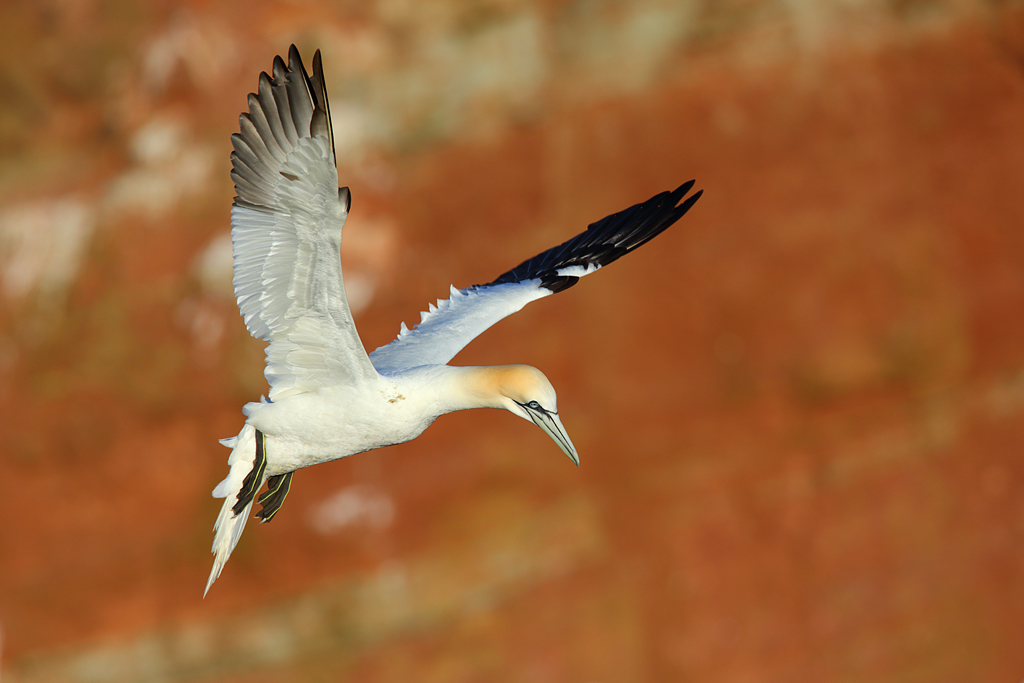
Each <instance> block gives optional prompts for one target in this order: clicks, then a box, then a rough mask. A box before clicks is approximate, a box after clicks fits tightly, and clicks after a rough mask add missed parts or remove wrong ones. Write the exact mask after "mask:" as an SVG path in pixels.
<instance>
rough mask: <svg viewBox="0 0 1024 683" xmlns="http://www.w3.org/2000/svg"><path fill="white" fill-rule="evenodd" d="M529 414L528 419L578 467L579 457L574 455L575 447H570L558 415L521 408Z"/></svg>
mask: <svg viewBox="0 0 1024 683" xmlns="http://www.w3.org/2000/svg"><path fill="white" fill-rule="evenodd" d="M523 407H524V408H525V409H526V412H527V414H529V416H530V419H531V420H533V423H534V424H535V425H537V426H538V427H540V428H541V429H543V430H544V432H545V433H546V434H547V435H548V436H550V437H551V439H552V440H553V441H554V442H555V443H557V444H558V447H559V448H561V449H562V451H563V452H564V453H565V454H566V455H568V456H569V459H570V460H572V461H573V462H574V463H576V467H579V466H580V456H579V455H578V454H577V453H576V447H575V446H573V445H572V441H570V440H569V435H568V434H566V433H565V427H563V426H562V421H561V420H560V419H558V413H549V412H548V411H546V410H543V409H542V410H534V409H532V408H529V407H527V406H523Z"/></svg>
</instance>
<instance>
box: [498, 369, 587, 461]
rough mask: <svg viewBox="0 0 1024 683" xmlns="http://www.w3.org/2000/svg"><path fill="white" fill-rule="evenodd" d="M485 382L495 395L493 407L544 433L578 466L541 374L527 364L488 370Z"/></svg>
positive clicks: (551, 390) (554, 400)
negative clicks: (531, 424)
mask: <svg viewBox="0 0 1024 683" xmlns="http://www.w3.org/2000/svg"><path fill="white" fill-rule="evenodd" d="M488 371H489V372H488V373H487V374H488V382H489V383H490V384H491V390H492V391H493V392H494V393H495V394H496V395H497V396H498V400H497V406H496V407H499V408H504V409H505V410H507V411H509V412H510V413H514V414H516V415H518V416H519V417H521V418H523V419H524V420H529V421H530V422H533V423H534V424H535V425H537V426H538V427H540V428H541V429H543V430H544V433H545V434H547V435H548V436H550V437H551V439H552V440H553V441H554V442H555V443H556V444H558V447H559V448H561V449H562V451H563V452H564V453H565V454H566V455H568V456H569V459H570V460H572V461H573V462H574V463H576V466H577V467H579V464H580V458H579V455H577V454H576V447H575V446H573V445H572V441H571V440H570V439H569V435H568V434H566V432H565V427H563V426H562V421H561V420H560V419H559V418H558V397H557V396H556V395H555V388H554V387H553V386H551V382H549V381H548V378H547V377H545V376H544V373H543V372H541V371H540V370H538V369H537V368H534V367H530V366H529V365H502V366H498V367H493V368H488Z"/></svg>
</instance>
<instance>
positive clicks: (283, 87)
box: [231, 45, 375, 400]
mask: <svg viewBox="0 0 1024 683" xmlns="http://www.w3.org/2000/svg"><path fill="white" fill-rule="evenodd" d="M239 127H240V129H241V132H239V133H236V134H234V135H232V136H231V142H232V144H233V146H234V149H235V151H234V152H232V154H231V165H232V170H231V177H232V179H233V180H234V181H235V193H236V194H237V196H236V197H235V202H234V206H233V208H232V209H231V226H232V227H231V242H232V246H233V252H234V259H235V260H234V266H235V277H234V286H235V295H236V296H237V298H238V308H239V309H240V310H241V312H242V316H243V317H244V318H245V325H246V327H247V328H248V329H249V332H250V333H251V334H252V335H253V336H254V337H256V338H257V339H263V340H265V341H269V342H270V345H269V346H268V347H267V369H266V375H267V379H268V380H269V382H270V399H271V400H277V399H279V398H284V397H286V396H289V395H292V394H296V393H302V392H306V391H315V390H316V389H318V388H320V387H323V386H326V385H331V384H342V383H344V384H350V383H356V382H359V381H361V380H363V379H365V378H368V377H371V376H373V374H374V373H375V370H374V369H373V366H372V365H371V364H370V361H369V359H368V358H367V355H366V351H365V350H364V349H363V345H362V343H361V342H360V341H359V334H358V332H356V327H355V323H354V322H353V321H352V315H351V313H350V312H349V306H348V298H347V296H346V295H345V284H344V282H343V280H342V274H341V257H340V254H339V249H340V247H341V229H342V226H344V224H345V218H346V217H347V216H348V209H349V206H350V203H351V198H350V195H349V191H348V188H341V189H339V188H338V169H337V165H336V161H335V157H334V138H333V133H332V131H331V114H330V109H329V105H328V103H327V90H326V88H325V86H324V75H323V67H322V65H321V62H320V51H319V50H317V52H316V54H315V55H314V56H313V77H312V78H310V77H309V75H308V74H307V73H306V68H305V67H304V66H303V64H302V59H301V57H299V51H298V50H297V49H296V48H295V46H294V45H292V46H291V49H290V50H289V51H288V66H285V64H284V62H283V61H282V60H281V58H280V57H275V58H274V68H273V76H272V77H271V76H268V75H267V74H266V73H265V72H264V73H261V74H260V79H259V92H257V93H255V94H250V95H249V112H248V113H247V114H242V115H241V116H240V117H239Z"/></svg>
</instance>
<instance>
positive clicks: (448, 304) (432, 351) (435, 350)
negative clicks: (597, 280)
mask: <svg viewBox="0 0 1024 683" xmlns="http://www.w3.org/2000/svg"><path fill="white" fill-rule="evenodd" d="M693 183H694V181H692V180H691V181H690V182H688V183H684V184H683V185H681V186H679V187H678V188H676V189H675V190H674V191H672V192H662V193H660V194H657V195H655V196H653V197H651V198H650V199H648V200H647V201H646V202H643V203H642V204H636V205H634V206H631V207H629V208H628V209H625V210H624V211H620V212H618V213H615V214H612V215H611V216H607V217H605V218H602V219H601V220H599V221H597V222H596V223H592V224H591V225H590V227H588V228H587V230H586V231H585V232H582V233H580V234H579V235H576V237H573V238H572V239H571V240H568V241H567V242H563V243H562V244H560V245H558V246H557V247H553V248H551V249H548V250H547V251H545V252H543V253H541V254H538V255H537V256H534V257H533V258H532V259H529V260H527V261H524V262H523V263H521V264H519V265H518V266H516V267H515V268H513V269H512V270H510V271H508V272H507V273H505V274H503V275H500V276H499V277H498V278H497V279H495V280H493V281H492V282H490V283H488V284H486V285H473V286H471V287H467V288H466V289H455V287H452V288H451V297H450V298H448V299H444V300H439V301H438V302H437V305H436V306H434V305H431V306H430V309H429V310H428V311H426V312H425V313H421V314H420V317H421V319H420V324H419V325H417V326H416V327H415V328H414V329H412V330H410V329H408V328H406V326H405V324H404V323H403V324H402V329H401V331H400V332H399V334H398V338H397V339H395V340H394V341H393V342H391V343H390V344H387V345H386V346H381V347H380V348H378V349H377V350H375V351H374V352H373V353H371V354H370V360H371V361H372V362H373V365H374V367H376V368H377V370H378V371H379V372H381V373H382V374H389V373H395V372H400V371H402V370H405V369H407V368H411V367H416V366H419V365H435V364H436V365H442V364H446V363H448V361H450V360H451V359H452V358H454V357H455V354H457V353H458V352H459V351H461V350H462V349H463V347H465V346H466V344H468V343H469V342H471V341H473V339H475V338H476V337H477V336H478V335H479V334H480V333H481V332H483V331H484V330H486V329H487V328H488V327H490V326H491V325H493V324H494V323H496V322H498V321H499V320H501V319H502V318H504V317H505V316H508V315H511V314H512V313H515V312H516V311H518V310H519V309H521V308H522V307H523V306H525V305H526V304H528V303H530V302H531V301H534V300H535V299H540V298H541V297H545V296H548V295H549V294H554V293H555V292H561V291H562V290H564V289H568V288H569V287H572V286H573V285H574V284H576V283H577V282H578V281H579V279H580V278H581V277H583V276H584V275H589V274H590V273H593V272H594V271H596V270H598V269H599V268H601V267H602V266H605V265H607V264H609V263H611V262H612V261H614V260H615V259H617V258H619V257H621V256H624V255H625V254H628V253H629V252H631V251H633V250H634V249H636V248H637V247H639V246H640V245H642V244H644V243H645V242H647V241H649V240H651V239H653V238H654V237H656V236H657V235H659V234H660V233H661V232H662V231H664V230H665V229H666V228H668V227H669V226H670V225H672V224H673V223H675V222H676V221H677V220H679V219H680V218H681V217H682V215H683V214H684V213H686V212H687V211H689V209H690V207H691V206H693V204H694V202H696V201H697V199H698V198H699V197H700V195H701V193H702V192H703V191H698V192H696V193H694V194H693V195H691V196H690V197H687V198H686V200H685V201H682V200H683V197H685V196H686V193H687V192H689V191H690V189H691V188H692V187H693ZM680 201H682V203H680Z"/></svg>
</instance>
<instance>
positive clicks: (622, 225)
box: [489, 180, 703, 293]
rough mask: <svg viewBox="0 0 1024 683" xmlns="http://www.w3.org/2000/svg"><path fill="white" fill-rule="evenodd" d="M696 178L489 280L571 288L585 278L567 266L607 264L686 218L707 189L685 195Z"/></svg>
mask: <svg viewBox="0 0 1024 683" xmlns="http://www.w3.org/2000/svg"><path fill="white" fill-rule="evenodd" d="M695 182H696V181H694V180H689V181H687V182H685V183H683V184H682V185H680V186H679V187H677V188H676V189H675V190H673V191H671V192H669V191H665V192H660V193H658V194H656V195H654V196H653V197H651V198H650V199H648V200H647V201H645V202H641V203H639V204H634V205H633V206H631V207H629V208H628V209H623V210H622V211H619V212H618V213H613V214H611V215H609V216H605V217H604V218H602V219H601V220H599V221H596V222H594V223H591V224H590V226H589V227H588V228H587V229H586V231H584V232H582V233H580V234H579V235H577V236H576V237H573V238H572V239H570V240H568V241H566V242H563V243H562V244H560V245H558V246H557V247H554V248H552V249H548V250H547V251H545V252H543V253H541V254H538V255H537V256H534V257H533V258H532V259H529V260H527V261H524V262H523V263H521V264H519V265H518V266H516V267H515V268H513V269H512V270H510V271H508V272H507V273H504V274H503V275H501V276H500V277H498V278H497V279H496V280H493V281H492V282H490V283H489V284H492V285H497V284H503V283H508V282H522V281H524V280H531V279H539V280H540V281H541V282H540V284H541V286H542V287H544V288H546V289H548V290H550V291H551V292H553V293H556V292H561V291H563V290H566V289H569V288H570V287H572V286H573V285H574V284H576V283H577V282H578V281H579V276H578V275H577V274H575V273H566V272H565V269H567V268H572V267H576V266H580V267H583V268H589V267H591V266H596V267H598V268H600V267H601V266H606V265H608V264H609V263H612V262H613V261H615V260H616V259H619V258H621V257H622V256H624V255H626V254H628V253H629V252H631V251H633V250H634V249H637V248H638V247H640V246H642V245H644V244H646V243H647V242H649V241H650V240H652V239H654V238H655V237H657V236H658V235H660V234H661V233H662V232H664V231H665V230H667V229H668V228H669V227H671V226H672V225H673V224H674V223H675V222H676V221H678V220H679V219H680V218H682V216H683V214H685V213H686V212H687V211H689V210H690V207H692V206H693V205H694V204H695V203H696V201H697V200H698V199H699V198H700V196H701V195H702V194H703V190H698V191H697V192H696V193H695V194H693V195H692V196H690V197H687V198H686V199H685V200H684V199H683V197H686V194H687V193H688V192H689V191H690V190H691V189H693V186H694V183H695ZM680 202H682V203H680ZM584 274H585V273H584Z"/></svg>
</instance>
